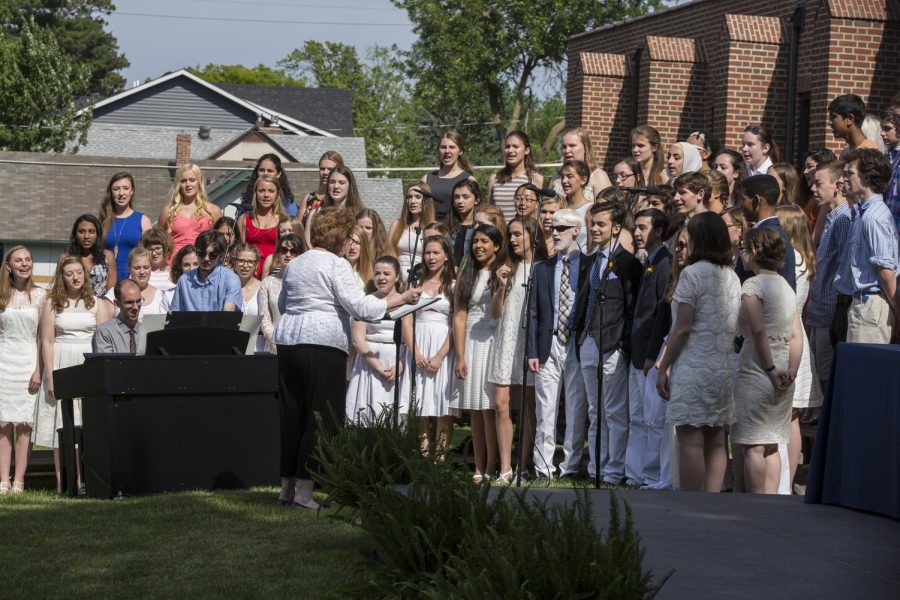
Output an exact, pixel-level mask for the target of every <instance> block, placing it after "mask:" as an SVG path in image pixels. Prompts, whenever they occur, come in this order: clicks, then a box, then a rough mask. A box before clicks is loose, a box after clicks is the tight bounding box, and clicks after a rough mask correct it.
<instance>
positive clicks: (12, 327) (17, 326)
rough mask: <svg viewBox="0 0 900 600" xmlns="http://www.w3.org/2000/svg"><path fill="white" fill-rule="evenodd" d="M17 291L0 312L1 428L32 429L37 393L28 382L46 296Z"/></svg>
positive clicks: (36, 348)
mask: <svg viewBox="0 0 900 600" xmlns="http://www.w3.org/2000/svg"><path fill="white" fill-rule="evenodd" d="M30 296H31V297H30V298H29V294H28V293H27V292H19V291H16V290H14V291H13V293H12V296H11V297H10V299H9V303H8V304H7V305H6V310H3V311H0V426H3V425H6V424H8V423H14V424H20V423H21V424H26V425H31V424H32V423H33V422H34V403H35V399H36V398H37V394H38V393H37V392H35V393H34V394H32V393H31V392H29V391H28V382H29V381H30V380H31V375H32V374H33V373H34V369H35V367H36V366H37V351H38V343H37V342H38V338H37V335H38V321H39V320H40V312H41V305H42V304H43V303H44V299H45V298H46V297H47V292H45V291H44V290H43V289H41V288H34V289H33V290H31V294H30Z"/></svg>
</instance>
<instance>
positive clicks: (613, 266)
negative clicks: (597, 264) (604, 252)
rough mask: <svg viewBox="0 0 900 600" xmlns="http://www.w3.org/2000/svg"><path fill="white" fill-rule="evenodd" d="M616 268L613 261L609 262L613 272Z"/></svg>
mask: <svg viewBox="0 0 900 600" xmlns="http://www.w3.org/2000/svg"><path fill="white" fill-rule="evenodd" d="M615 268H616V265H615V264H614V263H613V261H609V270H610V271H612V270H613V269H615Z"/></svg>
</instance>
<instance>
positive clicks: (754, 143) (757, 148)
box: [741, 125, 779, 177]
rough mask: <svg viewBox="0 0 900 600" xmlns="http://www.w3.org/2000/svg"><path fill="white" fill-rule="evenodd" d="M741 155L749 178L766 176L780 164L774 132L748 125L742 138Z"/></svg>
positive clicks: (759, 126)
mask: <svg viewBox="0 0 900 600" xmlns="http://www.w3.org/2000/svg"><path fill="white" fill-rule="evenodd" d="M741 155H742V156H743V157H744V169H745V170H746V175H747V177H752V176H753V175H765V174H766V173H767V172H768V171H769V167H771V166H772V164H773V163H777V162H778V156H779V153H778V144H776V143H775V138H774V137H773V136H772V132H771V131H769V130H768V129H766V128H765V127H762V126H761V125H747V127H745V128H744V135H743V137H742V138H741Z"/></svg>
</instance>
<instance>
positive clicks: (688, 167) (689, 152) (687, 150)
mask: <svg viewBox="0 0 900 600" xmlns="http://www.w3.org/2000/svg"><path fill="white" fill-rule="evenodd" d="M676 145H678V146H681V152H682V155H683V156H684V162H683V163H682V165H681V174H682V175H684V174H685V173H693V172H695V171H699V170H700V167H701V166H702V165H703V158H702V157H701V156H700V151H699V150H697V146H695V145H693V144H689V143H687V142H678V143H677V144H676ZM666 173H667V174H668V175H669V179H673V177H672V174H671V173H669V168H668V167H666Z"/></svg>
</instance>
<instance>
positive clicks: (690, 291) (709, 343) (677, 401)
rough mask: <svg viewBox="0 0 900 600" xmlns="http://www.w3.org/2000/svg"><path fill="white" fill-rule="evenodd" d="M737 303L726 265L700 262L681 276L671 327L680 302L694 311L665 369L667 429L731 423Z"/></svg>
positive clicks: (736, 282)
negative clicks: (681, 343) (681, 342)
mask: <svg viewBox="0 0 900 600" xmlns="http://www.w3.org/2000/svg"><path fill="white" fill-rule="evenodd" d="M740 302H741V283H740V281H739V280H738V277H737V275H735V273H734V270H733V269H731V267H719V266H716V265H713V264H712V263H709V262H706V261H700V262H697V263H694V264H693V265H689V266H688V267H686V268H685V269H684V270H683V271H682V272H681V276H680V277H679V278H678V285H677V287H676V288H675V295H674V296H673V298H672V315H673V317H672V323H673V324H674V323H675V315H676V314H677V311H678V305H679V304H682V303H684V304H690V305H691V306H693V307H694V325H693V328H692V329H691V334H690V337H688V340H687V343H686V344H685V346H684V348H683V349H682V351H681V354H680V355H679V356H678V358H677V359H676V360H675V363H674V364H673V365H672V368H671V375H670V377H669V390H670V391H669V403H668V404H667V405H666V422H667V423H669V424H670V425H674V426H676V427H678V426H680V425H690V426H693V427H703V426H708V427H720V426H723V425H728V424H729V423H731V422H733V421H734V396H733V387H732V384H733V382H732V378H731V373H732V356H733V348H734V336H735V332H736V331H737V320H738V310H739V309H740Z"/></svg>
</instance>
